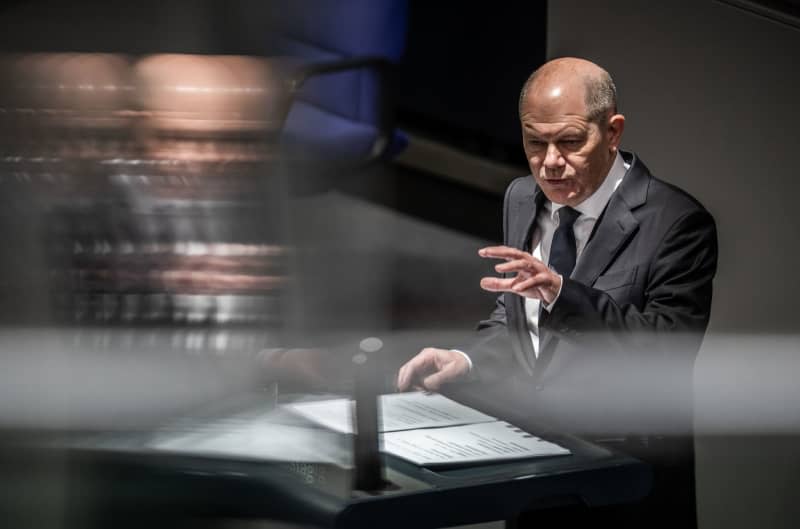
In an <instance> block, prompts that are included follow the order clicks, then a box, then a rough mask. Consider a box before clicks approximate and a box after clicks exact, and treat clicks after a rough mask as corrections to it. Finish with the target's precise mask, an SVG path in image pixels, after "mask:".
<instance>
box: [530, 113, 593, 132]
mask: <svg viewBox="0 0 800 529" xmlns="http://www.w3.org/2000/svg"><path fill="white" fill-rule="evenodd" d="M522 128H523V130H524V131H525V132H527V133H529V134H537V135H541V136H547V135H555V134H561V133H568V132H575V133H584V132H586V131H587V130H588V128H589V121H588V120H587V119H586V118H585V117H584V116H581V115H577V114H574V115H566V116H558V117H555V118H548V117H544V118H542V117H537V116H535V115H533V114H524V115H523V116H522Z"/></svg>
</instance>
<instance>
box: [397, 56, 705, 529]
mask: <svg viewBox="0 0 800 529" xmlns="http://www.w3.org/2000/svg"><path fill="white" fill-rule="evenodd" d="M520 121H521V124H522V136H523V144H524V149H525V153H526V155H527V158H528V160H529V164H530V168H531V173H532V176H528V177H525V178H518V179H516V180H514V181H513V182H512V183H511V185H510V186H509V187H508V190H507V191H506V196H505V202H504V212H503V232H504V239H505V241H504V246H496V247H490V248H483V249H481V250H480V251H479V254H480V256H481V257H484V258H492V259H501V260H503V261H504V262H502V263H500V264H498V265H497V266H496V270H497V272H499V273H502V274H503V277H486V278H483V279H482V280H481V287H482V288H484V289H485V290H489V291H493V292H499V293H500V295H499V297H498V299H497V306H496V308H495V310H494V312H493V313H492V315H491V316H490V318H489V319H488V320H486V321H483V322H481V323H480V324H479V332H478V338H477V340H476V342H475V343H474V344H472V345H471V346H469V347H466V348H464V350H463V351H461V350H445V349H437V348H426V349H423V350H422V351H421V352H420V353H419V354H418V355H417V356H415V357H414V358H413V359H411V360H410V361H409V362H408V363H406V364H405V365H404V366H403V367H402V368H401V369H400V372H399V374H398V387H399V388H400V389H401V390H404V389H406V388H409V387H413V386H416V387H422V388H425V389H429V390H436V389H438V388H440V387H441V385H442V384H445V383H448V382H453V381H456V380H462V379H478V380H481V381H483V382H485V383H487V384H488V386H487V387H491V383H492V381H498V382H497V383H496V384H495V386H494V387H495V388H496V389H497V388H499V390H498V391H499V393H503V395H504V396H505V397H508V396H512V397H513V398H511V399H510V400H511V401H512V402H516V403H522V404H521V405H522V406H524V408H525V413H526V414H528V415H530V416H531V417H536V418H537V419H541V420H543V421H545V422H546V423H548V424H550V425H552V426H553V427H554V428H556V429H560V430H564V431H569V432H574V433H578V434H581V435H584V436H587V437H589V438H593V439H597V440H600V439H609V438H614V439H621V441H620V442H621V443H623V447H624V448H627V449H629V451H630V452H632V453H634V454H635V455H639V456H642V457H644V458H646V459H649V460H650V461H653V462H654V463H656V467H657V468H656V485H655V487H656V490H655V491H654V495H653V499H651V500H648V501H650V503H651V505H650V506H649V507H652V505H653V502H655V503H658V504H659V505H660V506H661V507H660V508H659V509H658V510H660V511H663V513H667V512H668V510H669V507H668V505H667V504H670V503H673V502H674V500H676V498H677V499H678V501H679V502H680V503H686V502H689V501H691V506H692V507H691V508H686V509H685V513H684V514H683V515H680V516H678V517H677V518H674V517H673V519H672V521H674V522H678V523H679V524H680V526H682V527H685V526H687V524H688V525H693V524H694V511H693V505H694V488H693V486H694V481H693V477H692V476H693V474H692V468H691V467H692V465H693V463H692V449H691V424H692V413H691V409H692V391H691V388H692V368H693V364H694V359H695V357H696V355H697V351H698V349H699V347H700V344H701V342H702V338H703V334H704V332H705V329H706V326H707V325H708V320H709V314H710V309H711V292H712V279H713V277H714V273H715V271H716V264H717V242H716V229H715V225H714V220H713V218H712V217H711V215H710V214H709V213H708V212H707V211H706V210H705V209H704V208H703V207H702V206H701V205H700V204H699V203H698V202H697V201H696V200H694V199H693V198H692V197H690V196H689V195H688V194H687V193H685V192H683V191H681V190H680V189H678V188H676V187H674V186H672V185H670V184H667V183H665V182H663V181H661V180H658V179H656V178H654V177H653V176H652V175H651V174H650V171H649V170H648V169H647V167H645V165H644V163H643V162H642V161H641V160H640V159H639V158H638V157H637V156H636V155H634V154H632V153H627V152H622V151H620V150H619V144H620V140H621V137H622V133H623V130H624V126H625V117H624V116H622V115H621V114H619V113H618V112H617V107H616V88H615V86H614V83H613V81H612V80H611V77H610V76H609V74H608V73H607V72H606V71H605V70H603V69H602V68H600V67H599V66H597V65H595V64H593V63H591V62H588V61H585V60H581V59H574V58H564V59H556V60H554V61H550V62H548V63H547V64H545V65H543V66H542V67H541V68H539V69H538V70H537V71H536V72H534V73H533V74H532V75H531V77H530V78H529V79H528V81H527V82H526V84H525V86H524V87H523V90H522V93H521V95H520ZM664 439H667V440H668V441H666V442H665V441H664ZM664 469H666V470H664ZM675 494H677V495H678V496H675ZM672 507H673V511H674V512H673V513H672V514H674V513H675V512H677V511H675V510H674V507H676V505H672ZM650 510H651V512H652V509H650ZM663 520H664V521H665V520H666V518H664V519H663Z"/></svg>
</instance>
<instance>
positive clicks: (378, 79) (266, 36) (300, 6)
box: [242, 0, 408, 166]
mask: <svg viewBox="0 0 800 529" xmlns="http://www.w3.org/2000/svg"><path fill="white" fill-rule="evenodd" d="M259 3H260V4H261V5H260V6H258V5H256V4H259ZM250 8H252V9H253V10H254V11H251V13H256V12H257V13H258V14H257V15H253V16H250V17H248V16H246V15H247V13H246V12H245V13H243V15H244V17H243V18H245V20H243V21H242V22H243V26H244V28H243V30H244V31H246V32H248V33H249V34H250V36H249V37H248V40H250V41H251V42H252V40H253V35H256V36H257V37H256V45H257V46H258V48H259V50H258V51H259V54H262V55H267V56H276V57H288V58H290V59H291V60H292V61H296V66H297V67H296V69H293V70H292V71H293V72H294V73H293V74H292V76H291V80H290V90H291V94H292V95H291V103H290V105H289V107H288V114H287V115H286V120H285V124H284V127H283V130H282V141H283V145H284V146H285V147H286V148H287V150H288V152H289V153H293V154H298V155H299V156H301V157H302V158H304V159H306V160H324V161H326V162H338V163H337V165H340V164H345V165H349V166H358V165H362V164H367V163H370V162H373V161H376V160H381V159H388V158H391V157H392V156H394V155H395V154H398V153H399V152H400V151H402V150H403V148H405V146H406V145H407V139H406V137H405V136H404V135H403V134H402V133H401V132H399V131H397V130H396V129H395V127H394V120H393V111H394V109H393V103H394V102H393V98H392V96H391V88H392V86H391V85H392V83H391V79H390V76H391V74H392V67H393V63H395V62H397V61H398V60H399V59H400V58H401V56H402V54H403V50H404V48H405V40H406V23H407V11H408V6H407V1H406V0H272V1H270V2H263V1H262V2H256V3H253V4H250V6H249V7H245V10H246V11H247V10H249V9H250Z"/></svg>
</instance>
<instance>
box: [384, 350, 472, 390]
mask: <svg viewBox="0 0 800 529" xmlns="http://www.w3.org/2000/svg"><path fill="white" fill-rule="evenodd" d="M468 372H469V361H468V360H467V358H466V357H465V356H464V355H463V354H462V353H459V352H458V351H452V350H449V349H436V348H434V347H426V348H425V349H423V350H422V351H420V352H419V354H418V355H417V356H415V357H414V358H412V359H411V360H409V361H408V362H406V364H405V365H404V366H403V367H401V368H400V371H399V372H398V374H397V389H398V390H399V391H408V390H409V389H412V388H417V389H424V390H425V391H438V390H439V388H440V387H442V385H443V384H445V383H447V382H452V381H454V380H456V379H459V378H461V377H463V376H464V375H466V374H467V373H468Z"/></svg>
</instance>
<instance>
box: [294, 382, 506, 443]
mask: <svg viewBox="0 0 800 529" xmlns="http://www.w3.org/2000/svg"><path fill="white" fill-rule="evenodd" d="M287 408H288V409H290V410H292V411H293V412H295V413H298V414H300V415H302V416H303V417H305V418H307V419H309V420H311V421H313V422H315V423H317V424H320V425H322V426H324V427H326V428H329V429H331V430H334V431H337V432H343V433H353V419H352V416H353V412H352V408H353V401H351V400H348V399H329V400H319V401H309V402H298V403H293V404H288V405H287ZM380 410H381V421H380V430H381V431H382V432H395V431H400V430H410V429H417V428H439V427H443V426H454V425H459V424H471V423H477V422H488V421H494V420H496V419H495V418H494V417H491V416H489V415H486V414H485V413H481V412H479V411H478V410H475V409H472V408H469V407H467V406H464V405H463V404H459V403H458V402H456V401H454V400H451V399H448V398H447V397H445V396H443V395H439V394H431V393H423V392H411V393H392V394H389V395H381V400H380Z"/></svg>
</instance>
